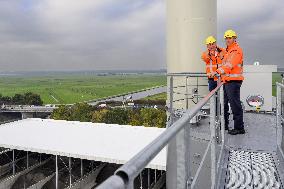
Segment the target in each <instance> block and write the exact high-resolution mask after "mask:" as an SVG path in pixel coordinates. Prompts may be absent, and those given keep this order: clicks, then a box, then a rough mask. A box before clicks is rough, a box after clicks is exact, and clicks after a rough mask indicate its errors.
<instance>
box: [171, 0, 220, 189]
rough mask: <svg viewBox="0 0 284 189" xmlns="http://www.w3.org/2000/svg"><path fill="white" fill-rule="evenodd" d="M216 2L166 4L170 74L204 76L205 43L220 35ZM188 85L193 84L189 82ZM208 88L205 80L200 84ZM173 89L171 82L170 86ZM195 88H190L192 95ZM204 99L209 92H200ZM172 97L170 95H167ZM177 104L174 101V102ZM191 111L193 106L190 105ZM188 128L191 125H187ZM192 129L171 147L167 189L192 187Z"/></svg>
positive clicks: (192, 0) (189, 0) (173, 1)
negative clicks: (197, 74)
mask: <svg viewBox="0 0 284 189" xmlns="http://www.w3.org/2000/svg"><path fill="white" fill-rule="evenodd" d="M216 19H217V1H216V0H167V72H168V73H183V72H191V73H200V72H202V73H204V72H205V64H204V63H203V62H202V60H201V58H200V57H201V53H202V52H203V51H205V50H206V47H205V44H204V40H205V38H206V37H208V36H209V35H214V36H216V34H217V21H216ZM184 81H185V80H184V79H181V80H178V79H174V82H173V83H174V85H185V83H181V82H184ZM187 81H188V84H192V81H191V80H190V79H189V80H187ZM199 84H200V85H204V84H205V85H206V84H207V82H206V79H204V80H203V81H201V80H199ZM168 85H170V82H169V84H168ZM192 89H193V88H188V89H187V91H189V92H191V91H192ZM198 92H199V94H201V95H204V94H207V93H208V89H207V88H203V89H201V90H199V91H198ZM168 96H170V95H168ZM173 100H175V99H173ZM188 106H189V108H190V106H192V104H188ZM173 108H186V102H185V101H184V102H182V103H174V104H173ZM188 127H189V125H188ZM188 132H189V129H183V130H181V131H180V132H179V134H178V135H177V136H176V138H175V139H173V140H172V141H171V143H170V144H169V145H168V159H167V188H175V189H186V188H187V187H188V185H190V180H191V173H190V171H189V167H190V160H189V141H190V135H189V133H188Z"/></svg>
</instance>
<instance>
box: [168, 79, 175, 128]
mask: <svg viewBox="0 0 284 189" xmlns="http://www.w3.org/2000/svg"><path fill="white" fill-rule="evenodd" d="M169 90H170V93H169V95H170V96H169V99H170V107H169V113H170V119H169V123H168V127H170V126H171V125H172V124H173V117H174V115H173V101H174V78H173V76H171V77H170V89H169Z"/></svg>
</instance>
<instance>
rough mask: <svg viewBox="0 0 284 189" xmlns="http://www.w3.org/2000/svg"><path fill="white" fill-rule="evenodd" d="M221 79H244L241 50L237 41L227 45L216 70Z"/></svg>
mask: <svg viewBox="0 0 284 189" xmlns="http://www.w3.org/2000/svg"><path fill="white" fill-rule="evenodd" d="M217 73H219V74H221V77H222V80H223V81H232V80H241V81H242V80H244V76H243V51H242V49H241V48H240V46H239V45H238V44H237V43H233V44H232V45H231V46H229V47H227V49H226V54H225V56H224V59H223V63H222V66H221V68H219V69H218V70H217Z"/></svg>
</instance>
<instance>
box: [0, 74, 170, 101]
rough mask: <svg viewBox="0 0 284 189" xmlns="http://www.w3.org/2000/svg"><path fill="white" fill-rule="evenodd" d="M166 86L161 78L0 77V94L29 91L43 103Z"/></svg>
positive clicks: (81, 75)
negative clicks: (39, 97) (35, 94)
mask: <svg viewBox="0 0 284 189" xmlns="http://www.w3.org/2000/svg"><path fill="white" fill-rule="evenodd" d="M160 85H166V77H165V76H164V75H150V74H149V75H147V74H141V75H107V76H96V75H91V74H87V75H83V74H77V75H75V74H72V75H67V74H62V75H53V76H42V77H40V76H9V77H0V94H2V95H5V96H13V95H14V94H16V93H20V94H22V93H25V92H33V93H37V94H39V95H40V96H41V98H42V100H43V102H44V104H69V103H76V102H83V101H88V100H94V99H99V98H103V97H107V96H111V95H117V94H122V93H127V92H131V91H135V90H140V89H145V88H149V87H154V86H160Z"/></svg>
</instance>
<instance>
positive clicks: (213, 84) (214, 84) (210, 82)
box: [208, 78, 217, 92]
mask: <svg viewBox="0 0 284 189" xmlns="http://www.w3.org/2000/svg"><path fill="white" fill-rule="evenodd" d="M208 86H209V91H210V92H211V91H213V90H214V89H215V88H216V87H217V81H214V79H211V78H208Z"/></svg>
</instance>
